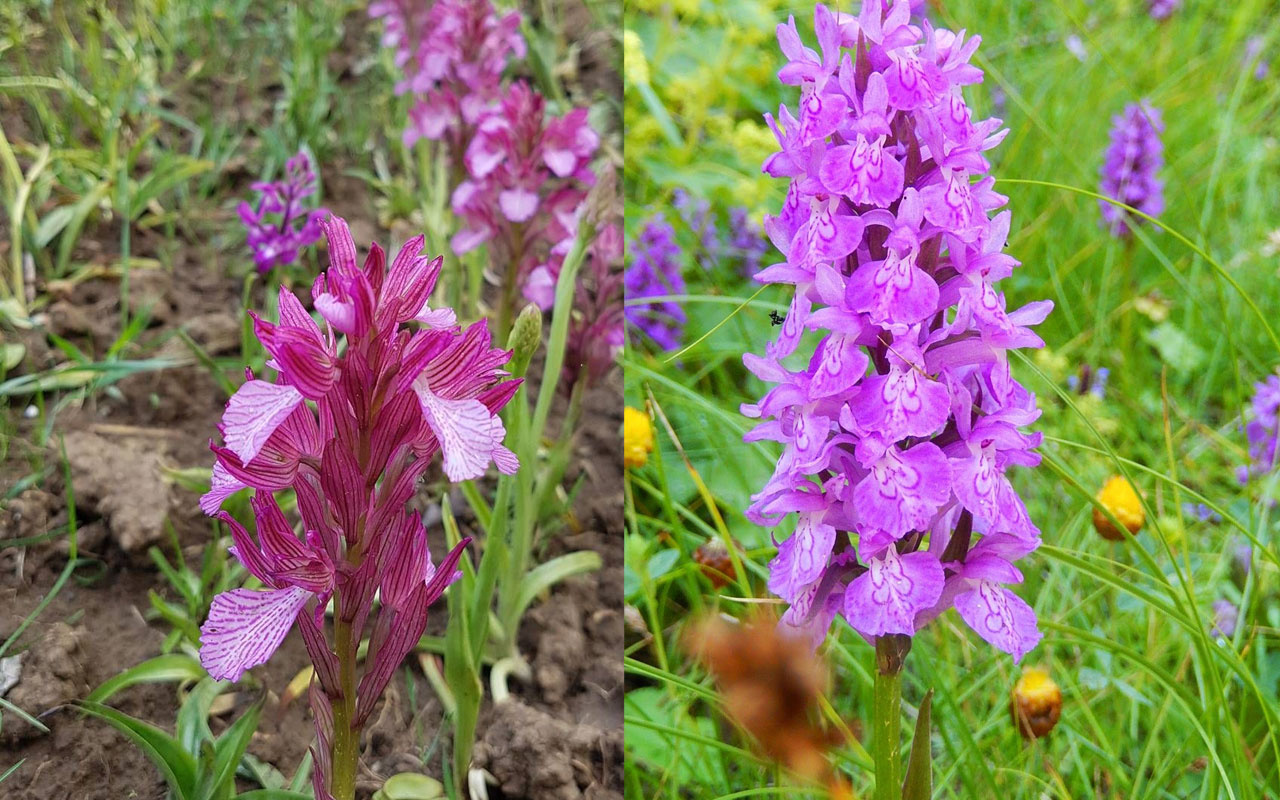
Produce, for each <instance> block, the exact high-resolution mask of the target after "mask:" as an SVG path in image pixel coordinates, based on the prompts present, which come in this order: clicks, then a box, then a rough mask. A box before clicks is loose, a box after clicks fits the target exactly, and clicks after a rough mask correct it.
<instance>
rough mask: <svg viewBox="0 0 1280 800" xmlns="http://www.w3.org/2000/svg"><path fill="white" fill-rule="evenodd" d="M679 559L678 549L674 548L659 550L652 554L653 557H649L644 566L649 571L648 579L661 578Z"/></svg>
mask: <svg viewBox="0 0 1280 800" xmlns="http://www.w3.org/2000/svg"><path fill="white" fill-rule="evenodd" d="M679 560H680V551H679V550H676V549H674V548H667V549H665V550H659V551H658V552H657V553H655V554H654V556H653V558H651V559H649V563H648V564H647V565H646V568H647V570H648V572H649V580H651V581H656V580H657V579H658V578H661V577H662V576H663V575H666V574H667V573H668V572H670V571H671V568H672V567H674V566H675V565H676V562H677V561H679Z"/></svg>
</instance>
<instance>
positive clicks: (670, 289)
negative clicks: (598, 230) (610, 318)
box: [626, 214, 688, 350]
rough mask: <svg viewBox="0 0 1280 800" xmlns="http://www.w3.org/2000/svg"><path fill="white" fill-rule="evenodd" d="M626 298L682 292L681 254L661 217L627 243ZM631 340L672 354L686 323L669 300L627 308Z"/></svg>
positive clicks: (658, 216) (683, 290) (678, 308)
mask: <svg viewBox="0 0 1280 800" xmlns="http://www.w3.org/2000/svg"><path fill="white" fill-rule="evenodd" d="M626 290H627V298H628V299H630V300H632V301H635V300H642V299H645V298H649V297H655V298H656V297H671V296H674V295H681V294H684V292H685V283H684V275H683V264H682V254H681V250H680V245H678V244H677V243H676V232H675V229H674V228H672V227H671V225H670V224H669V223H668V222H667V221H666V219H664V218H663V216H662V215H661V214H658V215H656V216H654V217H653V218H652V219H650V220H649V221H648V222H646V223H645V225H644V227H643V228H642V229H641V230H640V235H639V236H637V237H636V239H635V241H633V242H632V243H631V264H630V265H629V266H628V267H627V272H626ZM626 315H627V323H628V324H629V325H631V327H632V329H633V332H632V336H633V337H635V338H637V339H642V340H643V339H648V340H650V341H652V342H653V344H654V345H655V346H656V347H658V348H659V349H661V350H675V349H676V348H677V347H679V346H680V341H681V338H682V336H683V335H684V323H685V320H686V319H688V317H687V315H686V314H685V311H684V309H683V308H682V307H681V306H680V304H679V303H677V302H675V301H673V300H655V301H653V302H652V303H649V304H646V305H634V304H633V305H631V306H628V307H627V311H626Z"/></svg>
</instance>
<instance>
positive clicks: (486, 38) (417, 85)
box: [369, 0, 525, 163]
mask: <svg viewBox="0 0 1280 800" xmlns="http://www.w3.org/2000/svg"><path fill="white" fill-rule="evenodd" d="M369 16H370V17H373V18H375V19H378V18H381V19H382V20H383V21H384V23H385V28H384V33H383V36H382V44H383V46H384V47H389V48H391V49H392V50H393V51H394V52H395V61H396V66H397V67H400V68H401V69H403V70H404V71H405V76H406V77H405V79H404V80H403V81H401V82H400V83H399V84H397V85H396V93H397V94H405V93H411V94H412V95H414V98H415V102H414V105H413V108H412V109H410V111H409V120H410V121H409V126H408V128H406V129H405V132H404V142H405V145H407V146H408V145H412V144H413V143H414V142H416V141H417V140H418V139H432V140H445V141H446V142H447V143H448V144H449V145H450V147H451V149H452V150H453V151H454V153H455V154H460V153H461V152H462V149H463V148H464V147H465V146H466V142H467V141H469V140H470V138H471V134H472V132H473V131H474V130H475V126H476V125H477V123H478V122H479V120H480V118H481V117H483V116H484V115H485V114H487V113H488V112H490V111H492V110H493V109H494V108H495V107H496V106H497V104H498V100H499V98H500V96H501V94H502V72H503V70H504V69H506V66H507V61H508V60H509V59H511V58H524V54H525V42H524V37H523V36H521V34H520V13H519V12H517V11H512V12H510V13H508V14H505V15H503V16H498V13H497V11H496V10H495V9H494V7H493V4H492V3H490V2H489V1H488V0H437V2H434V3H421V2H417V1H416V0H376V2H373V3H370V4H369ZM455 163H456V160H455Z"/></svg>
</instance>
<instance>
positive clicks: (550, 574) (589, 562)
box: [515, 550, 602, 619]
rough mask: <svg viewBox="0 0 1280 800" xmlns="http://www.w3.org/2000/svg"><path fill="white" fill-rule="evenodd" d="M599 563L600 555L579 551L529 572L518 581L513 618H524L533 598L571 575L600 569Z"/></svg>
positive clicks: (593, 552) (566, 554)
mask: <svg viewBox="0 0 1280 800" xmlns="http://www.w3.org/2000/svg"><path fill="white" fill-rule="evenodd" d="M601 563H602V562H601V561H600V554H599V553H597V552H595V551H594V550H579V551H578V552H576V553H565V554H564V555H562V556H557V557H556V558H553V559H551V560H550V561H548V562H546V563H544V564H539V565H538V566H536V567H534V568H533V569H531V570H529V572H528V573H527V574H526V575H525V576H524V579H523V580H521V581H520V591H519V593H518V595H517V597H518V599H517V601H516V615H515V618H516V619H519V618H520V617H522V616H524V610H525V609H526V608H528V607H529V604H530V603H532V602H533V600H534V598H535V597H537V596H538V595H540V594H542V593H543V592H544V591H546V590H547V589H548V588H550V587H551V586H554V585H555V584H557V583H559V582H560V581H562V580H564V579H565V578H568V577H570V576H572V575H580V574H582V573H584V572H592V571H594V570H597V569H600V566H601Z"/></svg>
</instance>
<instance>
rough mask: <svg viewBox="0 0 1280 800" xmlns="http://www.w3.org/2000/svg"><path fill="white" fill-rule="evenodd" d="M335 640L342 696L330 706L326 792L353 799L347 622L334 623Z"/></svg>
mask: <svg viewBox="0 0 1280 800" xmlns="http://www.w3.org/2000/svg"><path fill="white" fill-rule="evenodd" d="M334 635H335V638H336V639H337V645H338V647H337V655H338V680H339V683H340V684H341V688H342V697H341V698H339V699H338V702H337V703H335V704H334V707H333V744H332V745H331V748H332V749H331V751H330V754H331V756H332V760H333V775H332V776H331V777H330V778H329V787H330V788H329V791H330V793H331V794H332V795H333V797H334V800H355V796H356V766H357V763H358V762H359V759H360V731H359V730H358V729H356V728H355V727H354V725H353V723H354V721H355V701H356V648H354V647H352V646H351V644H352V642H351V623H349V622H343V621H342V620H341V619H340V618H339V619H338V620H337V621H336V622H335V623H334Z"/></svg>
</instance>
